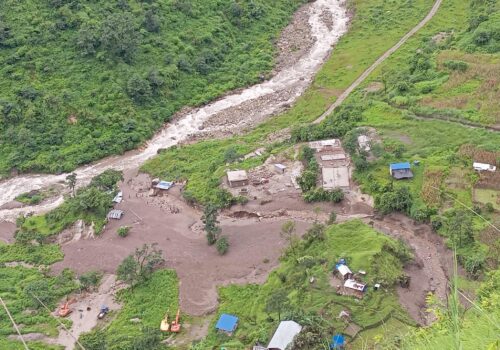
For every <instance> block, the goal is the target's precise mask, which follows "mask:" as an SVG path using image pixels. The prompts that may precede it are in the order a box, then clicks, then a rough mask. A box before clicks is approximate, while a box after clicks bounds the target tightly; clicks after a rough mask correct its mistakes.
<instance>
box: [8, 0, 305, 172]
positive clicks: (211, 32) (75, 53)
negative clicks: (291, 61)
mask: <svg viewBox="0 0 500 350" xmlns="http://www.w3.org/2000/svg"><path fill="white" fill-rule="evenodd" d="M303 2H304V1H303V0H275V1H271V2H270V1H265V0H251V1H234V0H149V1H140V0H118V1H105V0H98V1H96V0H94V1H90V0H87V1H85V0H82V1H78V0H43V1H38V0H26V1H16V0H5V1H1V2H0V77H1V78H0V175H1V174H3V175H5V174H7V173H8V172H9V171H10V170H18V171H21V172H28V171H37V172H61V171H69V170H72V169H73V168H75V167H76V166H77V165H80V164H84V163H88V162H90V161H93V160H96V159H99V158H102V157H104V156H106V155H110V154H117V153H121V152H123V151H125V150H128V149H131V148H134V147H136V146H138V145H139V144H140V143H141V142H142V141H144V140H145V139H147V138H149V137H151V135H152V134H153V133H154V131H155V130H157V129H158V128H159V127H160V126H161V125H162V124H163V123H164V122H165V121H166V120H168V119H169V118H170V117H171V116H172V114H173V113H174V112H176V111H178V110H179V109H180V108H181V107H183V106H185V105H197V104H202V103H205V102H207V101H209V100H210V99H213V98H215V97H216V96H218V95H220V94H221V93H223V92H224V91H227V90H230V89H234V88H236V87H239V86H244V85H246V84H249V83H254V82H256V81H258V80H259V79H262V78H263V77H265V73H266V72H269V71H270V69H271V68H272V65H273V50H274V49H273V43H272V41H273V38H275V37H276V35H277V34H278V33H279V31H280V29H282V28H283V27H284V26H285V25H286V23H287V21H288V20H289V18H290V16H291V14H292V13H293V12H294V10H296V8H297V7H298V6H299V5H300V4H301V3H303Z"/></svg>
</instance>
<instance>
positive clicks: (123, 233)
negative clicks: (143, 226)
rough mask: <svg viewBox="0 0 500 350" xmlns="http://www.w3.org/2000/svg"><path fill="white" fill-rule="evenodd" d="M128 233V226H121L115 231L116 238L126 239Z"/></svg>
mask: <svg viewBox="0 0 500 350" xmlns="http://www.w3.org/2000/svg"><path fill="white" fill-rule="evenodd" d="M129 232H130V226H122V227H120V228H119V229H118V230H117V231H116V233H118V236H120V237H127V236H128V234H129Z"/></svg>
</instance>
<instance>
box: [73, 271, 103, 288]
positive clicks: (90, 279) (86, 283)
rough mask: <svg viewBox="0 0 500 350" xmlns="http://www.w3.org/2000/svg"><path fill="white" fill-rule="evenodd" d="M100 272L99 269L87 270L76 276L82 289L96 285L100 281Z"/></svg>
mask: <svg viewBox="0 0 500 350" xmlns="http://www.w3.org/2000/svg"><path fill="white" fill-rule="evenodd" d="M101 278H102V273H101V272H99V271H89V272H86V273H84V274H82V275H81V276H80V277H78V280H79V281H80V286H81V287H82V289H84V290H88V289H90V288H91V287H96V286H97V285H98V284H99V282H100V281H101Z"/></svg>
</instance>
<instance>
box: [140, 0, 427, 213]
mask: <svg viewBox="0 0 500 350" xmlns="http://www.w3.org/2000/svg"><path fill="white" fill-rule="evenodd" d="M411 4H412V5H411V6H406V5H405V4H403V3H401V2H398V1H390V2H387V1H381V0H370V1H358V0H353V1H351V2H350V6H352V7H353V8H354V9H355V12H354V18H353V20H352V24H351V28H350V30H349V32H348V33H347V34H346V35H345V36H344V37H342V38H341V40H340V41H339V43H338V45H337V46H336V48H335V50H334V52H333V54H332V56H331V58H330V59H329V60H328V61H327V63H326V64H325V65H324V66H323V68H322V69H321V70H320V72H319V73H318V75H317V77H316V78H315V80H314V83H313V85H312V86H311V87H310V88H309V89H308V90H307V91H306V93H305V94H304V95H303V96H302V97H301V98H299V100H298V101H297V103H296V104H295V105H294V107H293V108H292V109H290V110H289V111H287V112H285V113H284V114H282V115H280V116H278V117H275V118H272V119H271V120H269V121H267V122H265V123H263V124H261V125H259V126H258V127H256V128H255V129H254V130H253V131H251V132H250V133H248V134H246V135H244V136H239V137H234V138H230V139H226V140H215V141H213V140H211V141H203V142H198V143H196V144H193V145H189V146H184V147H180V148H171V149H168V150H166V151H165V152H163V153H162V154H161V155H159V156H158V157H156V158H154V159H153V160H151V161H149V162H147V163H146V164H145V165H144V166H143V167H142V170H144V171H146V172H148V173H150V174H152V175H154V176H155V177H156V176H159V177H162V178H166V179H188V180H189V183H188V185H187V187H186V192H187V194H188V197H189V199H194V200H195V201H198V202H200V203H202V204H206V203H207V202H214V203H217V204H219V205H225V204H227V201H228V198H227V194H226V193H224V192H221V191H220V190H219V189H218V184H219V182H220V179H221V177H222V176H223V174H224V171H225V163H226V162H225V161H224V153H225V152H226V151H227V149H229V148H235V149H236V150H237V151H238V153H239V154H245V153H246V152H249V151H251V150H254V149H256V148H258V147H263V146H264V147H267V148H268V150H269V151H270V152H273V149H275V148H276V150H274V151H277V150H279V147H278V146H277V147H273V145H269V143H268V142H266V138H267V136H268V135H269V134H272V133H273V132H276V131H278V130H282V129H285V128H289V127H291V126H294V125H298V124H301V123H306V122H310V121H312V120H314V119H315V118H316V117H318V116H319V115H320V114H321V113H323V112H324V110H325V109H326V108H327V106H328V105H329V104H330V103H331V102H333V100H334V99H335V96H337V95H339V94H340V93H341V91H342V90H343V89H345V88H346V87H347V86H348V85H349V83H350V82H352V81H354V79H355V78H356V77H357V75H359V74H360V73H361V72H362V71H363V70H364V69H366V68H367V67H368V66H369V65H370V64H371V63H372V62H373V60H375V59H376V57H378V56H379V55H381V54H382V53H383V52H384V51H385V50H386V49H387V48H389V47H391V46H392V45H393V44H394V43H395V42H396V41H397V39H398V38H399V37H401V36H402V35H403V34H404V33H405V32H406V31H408V30H409V29H410V28H411V27H412V26H414V25H415V24H416V23H417V21H418V18H419V17H422V16H423V15H422V14H423V13H425V12H426V11H427V10H428V9H430V7H431V4H432V1H428V0H427V1H412V2H411ZM389 6H391V7H392V8H397V11H388V10H387V9H388V8H389ZM382 33H383V35H382ZM373 42H377V43H379V44H380V45H372V43H373ZM360 48H363V49H361V50H360ZM347 71H348V72H349V74H346V72H347ZM275 146H276V145H275ZM200 155H203V156H202V157H200ZM264 159H265V158H264V157H262V158H259V159H253V160H250V161H248V162H244V163H239V164H237V165H235V166H237V167H239V168H248V167H251V166H255V165H257V164H258V163H259V162H262V161H263V160H264ZM207 174H210V175H209V176H207Z"/></svg>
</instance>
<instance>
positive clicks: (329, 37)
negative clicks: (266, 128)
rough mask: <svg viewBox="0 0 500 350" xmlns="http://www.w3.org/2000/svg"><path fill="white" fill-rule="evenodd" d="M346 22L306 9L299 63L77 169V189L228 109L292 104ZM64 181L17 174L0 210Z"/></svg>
mask: <svg viewBox="0 0 500 350" xmlns="http://www.w3.org/2000/svg"><path fill="white" fill-rule="evenodd" d="M328 17H329V18H328ZM325 18H328V19H330V20H331V22H332V23H333V25H329V23H328V22H329V21H325ZM348 20H349V17H348V13H347V11H346V8H345V3H344V1H339V0H317V1H316V2H314V3H312V4H311V6H310V8H309V20H308V22H309V25H310V26H311V34H312V36H313V38H314V39H315V43H314V45H313V46H312V47H311V48H310V50H309V51H308V52H307V53H306V54H305V55H304V56H303V57H301V59H300V60H299V61H297V62H296V63H295V64H293V65H292V66H290V67H285V68H283V69H282V70H281V71H279V72H278V73H277V74H276V75H275V76H274V77H273V78H272V79H270V80H268V81H265V82H263V83H261V84H256V85H253V86H251V87H248V88H246V89H243V90H241V91H239V92H238V93H234V94H228V95H226V96H224V97H222V98H220V99H218V100H216V101H214V102H212V103H210V104H207V105H206V106H204V107H201V108H198V109H196V110H194V111H192V112H190V113H188V114H185V115H184V116H180V117H179V118H176V121H175V122H173V123H171V124H166V125H165V127H164V128H163V129H162V130H161V131H160V132H158V133H157V134H156V136H154V137H153V138H152V139H151V140H150V141H149V142H147V143H146V145H145V146H144V147H143V148H142V149H140V150H135V151H130V152H126V153H125V154H123V155H120V156H112V157H108V158H105V159H103V160H101V161H98V162H96V163H93V164H91V165H86V166H83V167H80V168H78V169H76V170H75V173H76V174H77V178H78V185H79V186H83V185H85V184H87V183H88V182H89V181H90V179H91V178H92V177H93V176H95V175H97V174H100V173H101V172H103V171H104V170H106V169H110V168H113V169H117V170H127V169H134V168H137V167H138V166H140V165H141V164H142V163H144V162H145V161H146V160H148V159H149V158H151V157H154V156H155V155H156V154H157V152H158V150H159V149H164V148H168V147H172V146H174V145H176V144H178V143H179V142H181V141H184V140H186V139H188V138H189V137H190V136H192V135H195V134H197V133H198V132H199V130H200V127H201V126H202V125H203V123H204V122H205V121H207V120H208V119H209V118H211V117H212V116H214V115H216V114H217V113H219V112H221V111H223V110H225V109H227V108H231V107H235V106H238V105H241V104H243V103H245V102H248V101H252V100H256V99H258V98H261V97H264V96H268V97H269V98H272V95H273V94H277V93H283V91H285V90H290V91H293V95H292V96H290V100H289V101H290V102H294V101H295V100H296V99H297V98H298V97H299V96H300V95H301V94H302V93H303V92H304V90H305V89H306V88H307V87H308V86H309V84H310V83H311V81H312V79H313V77H314V75H315V73H316V72H317V71H318V70H319V68H320V67H321V65H322V64H323V62H324V61H325V60H326V59H327V58H328V55H329V53H330V51H331V49H332V47H333V45H335V43H336V42H337V41H338V40H339V38H340V37H341V36H342V35H343V34H344V33H345V32H346V31H347V24H348ZM297 91H299V93H297ZM266 108H267V109H266V110H265V111H259V113H261V114H264V115H266V116H270V115H272V114H273V112H275V110H276V108H277V107H273V106H269V107H266ZM65 178H66V174H61V175H21V176H16V177H13V178H11V179H8V180H5V181H3V182H1V183H0V206H2V205H3V204H5V203H8V202H10V201H12V200H13V199H14V198H15V197H16V196H18V195H19V194H21V193H24V192H27V191H31V190H36V189H40V188H43V187H47V186H49V185H52V184H55V183H58V182H61V181H64V179H65ZM61 200H62V199H61V198H58V199H57V200H56V201H55V202H49V203H44V204H42V205H38V206H33V207H26V208H18V209H3V210H0V221H2V220H6V221H13V220H15V218H16V217H17V216H18V215H19V214H21V213H26V212H34V213H43V212H47V211H49V210H51V209H53V208H55V207H56V206H57V205H59V204H60V203H61Z"/></svg>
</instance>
